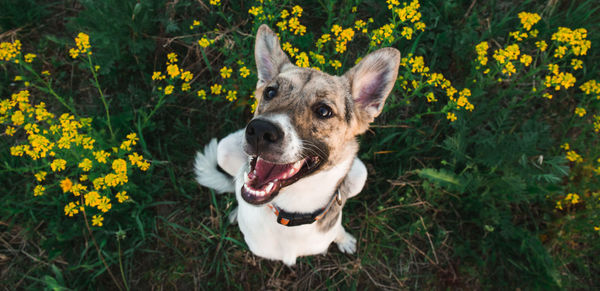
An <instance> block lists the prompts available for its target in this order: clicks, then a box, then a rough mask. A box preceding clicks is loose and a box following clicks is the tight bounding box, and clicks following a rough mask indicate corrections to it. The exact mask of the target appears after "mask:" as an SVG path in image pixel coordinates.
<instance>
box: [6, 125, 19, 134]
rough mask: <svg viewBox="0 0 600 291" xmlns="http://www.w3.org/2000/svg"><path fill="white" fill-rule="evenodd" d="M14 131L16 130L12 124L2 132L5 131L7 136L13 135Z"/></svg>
mask: <svg viewBox="0 0 600 291" xmlns="http://www.w3.org/2000/svg"><path fill="white" fill-rule="evenodd" d="M15 132H17V130H16V129H15V128H14V127H12V126H7V127H6V130H5V131H4V133H6V135H8V136H13V135H14V134H15Z"/></svg>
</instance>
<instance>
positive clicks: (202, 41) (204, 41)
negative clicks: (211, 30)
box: [198, 36, 210, 48]
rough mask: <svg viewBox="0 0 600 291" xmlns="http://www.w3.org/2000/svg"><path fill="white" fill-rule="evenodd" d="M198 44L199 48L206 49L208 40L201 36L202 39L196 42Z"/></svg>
mask: <svg viewBox="0 0 600 291" xmlns="http://www.w3.org/2000/svg"><path fill="white" fill-rule="evenodd" d="M198 44H199V45H200V46H201V47H203V48H205V47H207V46H209V45H210V41H209V40H208V39H207V38H206V37H205V36H203V37H202V38H201V39H200V40H199V41H198Z"/></svg>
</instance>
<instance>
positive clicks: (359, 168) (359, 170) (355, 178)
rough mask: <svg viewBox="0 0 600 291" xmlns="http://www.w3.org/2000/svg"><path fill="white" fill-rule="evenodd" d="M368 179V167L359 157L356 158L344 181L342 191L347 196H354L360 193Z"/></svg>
mask: <svg viewBox="0 0 600 291" xmlns="http://www.w3.org/2000/svg"><path fill="white" fill-rule="evenodd" d="M366 181H367V167H365V164H364V163H363V162H362V161H361V160H360V159H359V158H354V161H353V162H352V167H350V171H348V174H346V177H345V178H344V181H343V182H342V185H341V191H342V193H344V194H345V195H346V197H347V198H352V197H354V196H356V195H357V194H358V193H360V191H361V190H362V188H363V187H364V186H365V182H366Z"/></svg>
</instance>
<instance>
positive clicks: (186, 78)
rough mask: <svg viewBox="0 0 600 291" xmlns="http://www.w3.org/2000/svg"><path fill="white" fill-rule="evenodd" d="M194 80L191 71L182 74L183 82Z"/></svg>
mask: <svg viewBox="0 0 600 291" xmlns="http://www.w3.org/2000/svg"><path fill="white" fill-rule="evenodd" d="M192 78H194V74H192V73H191V72H190V71H185V72H183V73H181V80H183V81H184V82H189V81H191V80H192Z"/></svg>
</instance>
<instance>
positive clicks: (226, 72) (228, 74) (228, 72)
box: [220, 66, 233, 79]
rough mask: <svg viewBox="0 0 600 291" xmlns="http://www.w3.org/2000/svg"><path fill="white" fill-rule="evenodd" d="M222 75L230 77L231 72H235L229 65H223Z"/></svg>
mask: <svg viewBox="0 0 600 291" xmlns="http://www.w3.org/2000/svg"><path fill="white" fill-rule="evenodd" d="M220 72H221V77H223V79H227V78H229V77H231V73H232V72H233V70H232V69H231V68H228V67H227V66H225V67H222V68H221V71H220Z"/></svg>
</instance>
